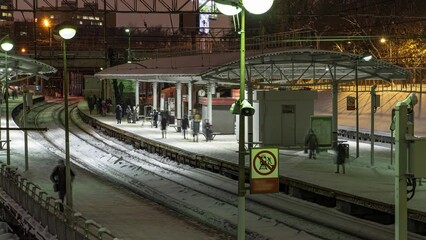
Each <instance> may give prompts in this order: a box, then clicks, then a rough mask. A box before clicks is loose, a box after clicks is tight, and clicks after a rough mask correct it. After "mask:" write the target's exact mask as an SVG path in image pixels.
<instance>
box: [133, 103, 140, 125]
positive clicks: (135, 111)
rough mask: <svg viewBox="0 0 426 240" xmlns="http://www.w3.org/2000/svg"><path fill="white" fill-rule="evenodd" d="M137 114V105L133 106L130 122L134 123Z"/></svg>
mask: <svg viewBox="0 0 426 240" xmlns="http://www.w3.org/2000/svg"><path fill="white" fill-rule="evenodd" d="M138 115H139V111H138V106H134V107H133V114H132V123H136V121H137V118H138Z"/></svg>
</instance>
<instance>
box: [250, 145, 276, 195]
mask: <svg viewBox="0 0 426 240" xmlns="http://www.w3.org/2000/svg"><path fill="white" fill-rule="evenodd" d="M250 155H251V157H250V159H251V161H250V162H251V164H250V165H251V167H250V168H251V171H250V172H251V181H250V192H251V193H272V192H278V191H279V178H278V176H279V175H278V163H279V161H278V157H279V151H278V148H252V149H251V154H250Z"/></svg>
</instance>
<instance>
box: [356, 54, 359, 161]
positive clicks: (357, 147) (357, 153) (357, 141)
mask: <svg viewBox="0 0 426 240" xmlns="http://www.w3.org/2000/svg"><path fill="white" fill-rule="evenodd" d="M358 61H359V59H358V58H357V59H356V65H355V98H356V99H355V101H356V117H355V118H356V133H355V137H356V157H357V158H359V104H358V103H359V99H358V98H359V96H358Z"/></svg>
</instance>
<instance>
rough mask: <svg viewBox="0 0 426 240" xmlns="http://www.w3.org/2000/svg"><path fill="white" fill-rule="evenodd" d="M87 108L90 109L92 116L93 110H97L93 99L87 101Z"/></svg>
mask: <svg viewBox="0 0 426 240" xmlns="http://www.w3.org/2000/svg"><path fill="white" fill-rule="evenodd" d="M87 106H88V107H89V113H90V114H92V112H93V109H95V100H94V99H93V97H89V100H88V101H87Z"/></svg>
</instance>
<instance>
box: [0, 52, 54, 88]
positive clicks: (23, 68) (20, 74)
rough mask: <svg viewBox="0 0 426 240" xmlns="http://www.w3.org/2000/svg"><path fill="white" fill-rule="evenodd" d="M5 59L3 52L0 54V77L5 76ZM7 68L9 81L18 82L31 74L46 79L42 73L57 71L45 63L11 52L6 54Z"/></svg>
mask: <svg viewBox="0 0 426 240" xmlns="http://www.w3.org/2000/svg"><path fill="white" fill-rule="evenodd" d="M5 60H6V59H5V53H2V54H0V79H4V78H5V72H6V71H5V65H6V61H5ZM7 68H8V70H7V74H8V75H9V79H10V80H9V83H14V82H18V81H21V80H23V79H26V78H30V77H33V76H39V77H41V78H44V79H48V77H47V76H45V75H44V74H49V73H55V72H56V71H57V70H56V68H54V67H52V66H50V65H47V64H45V63H42V62H39V61H37V60H34V59H31V58H27V57H22V56H17V55H13V54H7Z"/></svg>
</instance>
